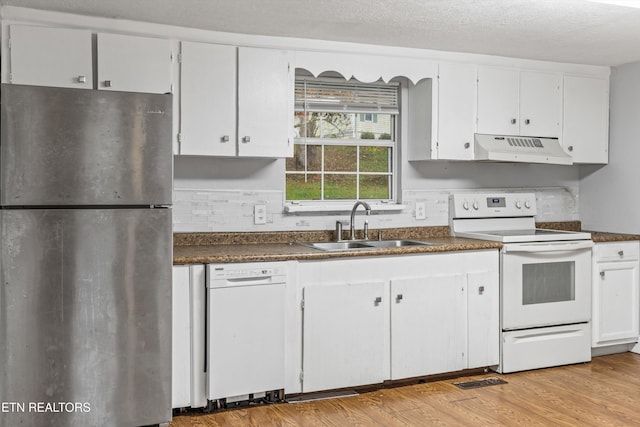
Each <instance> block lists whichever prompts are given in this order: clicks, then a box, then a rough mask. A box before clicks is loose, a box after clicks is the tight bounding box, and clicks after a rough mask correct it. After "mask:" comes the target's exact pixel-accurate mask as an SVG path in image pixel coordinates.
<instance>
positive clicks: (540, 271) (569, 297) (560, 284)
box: [522, 261, 576, 305]
mask: <svg viewBox="0 0 640 427" xmlns="http://www.w3.org/2000/svg"><path fill="white" fill-rule="evenodd" d="M575 299H576V277H575V261H564V262H548V263H535V264H523V265H522V304H523V305H532V304H546V303H553V302H562V301H574V300H575Z"/></svg>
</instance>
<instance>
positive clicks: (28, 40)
mask: <svg viewBox="0 0 640 427" xmlns="http://www.w3.org/2000/svg"><path fill="white" fill-rule="evenodd" d="M8 46H9V74H8V76H7V82H9V83H14V84H21V85H34V86H55V87H69V88H79V89H92V88H93V65H92V57H91V31H88V30H77V29H69V28H50V27H39V26H30V25H10V26H9V42H8Z"/></svg>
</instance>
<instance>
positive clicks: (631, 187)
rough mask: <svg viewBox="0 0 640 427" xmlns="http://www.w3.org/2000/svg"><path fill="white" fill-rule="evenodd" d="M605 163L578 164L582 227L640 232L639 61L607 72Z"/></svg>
mask: <svg viewBox="0 0 640 427" xmlns="http://www.w3.org/2000/svg"><path fill="white" fill-rule="evenodd" d="M610 96H611V103H610V124H609V126H610V127H609V135H610V136H609V164H608V165H607V166H604V167H596V166H582V168H581V172H580V212H581V217H582V222H583V227H584V228H588V229H593V230H601V231H611V232H621V233H634V234H640V62H637V63H633V64H626V65H622V66H619V67H615V68H613V69H612V72H611V91H610Z"/></svg>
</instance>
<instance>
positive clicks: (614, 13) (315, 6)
mask: <svg viewBox="0 0 640 427" xmlns="http://www.w3.org/2000/svg"><path fill="white" fill-rule="evenodd" d="M0 4H1V5H11V6H21V7H29V8H34V9H44V10H55V11H60V12H68V13H76V14H81V15H92V16H100V17H109V18H121V19H131V20H136V21H146V22H155V23H162V24H171V25H178V26H183V27H193V28H201V29H207V30H215V31H224V32H235V33H245V34H263V35H271V36H285V37H300V38H309V39H322V40H335V41H349V42H357V43H371V44H380V45H391V46H402V47H416V48H425V49H436V50H446V51H455V52H472V53H483V54H490V55H502V56H512V57H520V58H531V59H540V60H550V61H559V62H572V63H580V64H594V65H619V64H624V63H629V62H636V61H640V9H633V8H628V7H622V6H616V5H607V4H599V3H591V2H588V1H584V0H348V1H343V0H313V1H312V0H0Z"/></svg>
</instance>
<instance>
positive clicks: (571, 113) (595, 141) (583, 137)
mask: <svg viewBox="0 0 640 427" xmlns="http://www.w3.org/2000/svg"><path fill="white" fill-rule="evenodd" d="M563 90H564V108H563V114H564V117H563V125H562V144H563V145H564V148H565V150H567V151H568V152H569V153H570V154H571V156H572V157H573V162H574V163H608V162H609V82H608V81H607V80H606V79H599V78H592V77H578V76H565V77H564V88H563Z"/></svg>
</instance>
